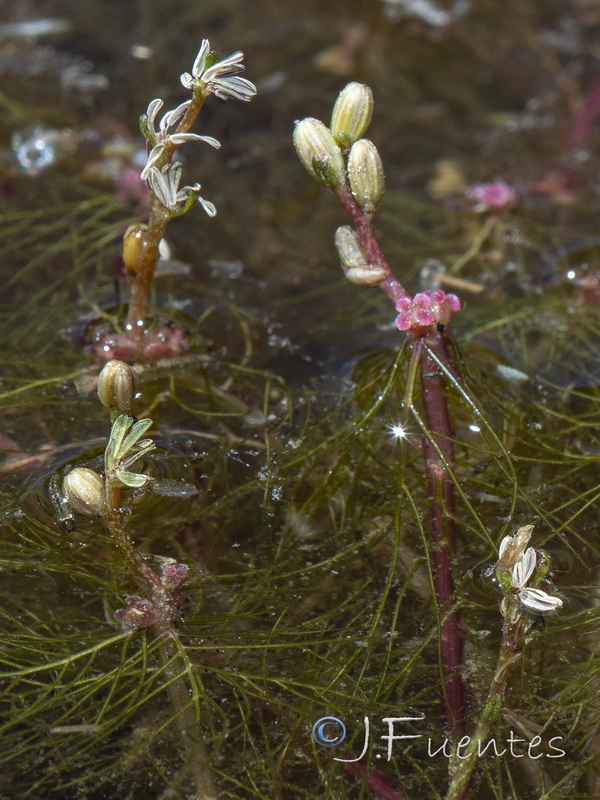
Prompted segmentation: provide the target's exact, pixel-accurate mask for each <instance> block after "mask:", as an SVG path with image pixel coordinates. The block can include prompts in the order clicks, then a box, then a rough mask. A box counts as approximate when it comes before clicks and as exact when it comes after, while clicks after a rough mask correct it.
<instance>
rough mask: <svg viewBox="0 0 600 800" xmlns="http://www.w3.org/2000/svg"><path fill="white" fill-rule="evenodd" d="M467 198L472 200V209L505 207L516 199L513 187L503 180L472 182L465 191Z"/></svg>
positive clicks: (486, 209) (481, 209)
mask: <svg viewBox="0 0 600 800" xmlns="http://www.w3.org/2000/svg"><path fill="white" fill-rule="evenodd" d="M466 195H467V197H468V198H469V200H473V201H474V205H473V211H479V212H482V211H490V210H492V209H501V208H506V206H510V205H512V204H513V203H514V202H515V200H516V199H517V195H516V193H515V191H514V189H511V187H510V186H509V185H508V184H507V183H504V181H494V182H493V183H472V184H471V186H469V188H468V189H467V192H466Z"/></svg>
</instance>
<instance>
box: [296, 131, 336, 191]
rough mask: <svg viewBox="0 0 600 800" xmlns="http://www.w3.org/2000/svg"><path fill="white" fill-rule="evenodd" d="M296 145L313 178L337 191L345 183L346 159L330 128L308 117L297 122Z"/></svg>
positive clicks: (299, 155) (301, 159)
mask: <svg viewBox="0 0 600 800" xmlns="http://www.w3.org/2000/svg"><path fill="white" fill-rule="evenodd" d="M294 147H295V148H296V152H297V153H298V157H299V158H300V161H301V162H302V163H303V164H304V166H305V167H306V169H307V170H308V171H309V172H310V174H311V175H312V176H313V178H316V179H317V180H318V181H322V182H323V183H326V184H327V186H329V187H330V188H331V189H333V190H334V191H336V190H337V189H340V188H341V187H343V186H344V184H345V170H344V159H343V157H342V151H341V150H340V148H339V146H338V144H337V143H336V141H335V139H334V138H333V136H332V135H331V131H330V130H329V128H326V127H325V125H323V123H322V122H320V121H319V120H318V119H313V118H312V117H308V118H307V119H303V120H301V121H300V122H297V123H296V127H295V129H294Z"/></svg>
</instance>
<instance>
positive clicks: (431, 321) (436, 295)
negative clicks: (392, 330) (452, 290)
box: [396, 289, 460, 333]
mask: <svg viewBox="0 0 600 800" xmlns="http://www.w3.org/2000/svg"><path fill="white" fill-rule="evenodd" d="M396 311H398V312H399V313H398V316H397V317H396V327H397V328H398V330H401V331H411V332H412V333H420V332H422V330H423V328H429V327H431V326H432V325H435V326H436V327H438V329H439V328H440V327H442V326H443V328H445V327H446V326H447V325H448V323H449V322H450V319H451V317H452V314H453V313H454V312H455V311H460V300H459V299H458V297H457V296H456V295H455V294H446V292H444V291H442V290H441V289H432V290H429V291H426V292H419V293H418V294H416V295H415V296H414V297H413V298H412V299H411V298H410V297H401V298H400V299H399V300H397V301H396ZM443 328H442V329H443Z"/></svg>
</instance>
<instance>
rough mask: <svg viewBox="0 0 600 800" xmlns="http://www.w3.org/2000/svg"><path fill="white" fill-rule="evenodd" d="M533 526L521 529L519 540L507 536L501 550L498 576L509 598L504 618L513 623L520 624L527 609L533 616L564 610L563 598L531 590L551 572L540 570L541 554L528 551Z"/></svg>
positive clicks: (503, 612) (504, 604) (517, 536)
mask: <svg viewBox="0 0 600 800" xmlns="http://www.w3.org/2000/svg"><path fill="white" fill-rule="evenodd" d="M532 531H533V525H526V526H524V527H522V528H519V530H518V531H517V533H516V535H515V536H505V537H504V539H502V541H501V542H500V547H499V548H498V563H497V564H496V576H497V578H498V580H499V582H500V585H501V586H502V588H503V589H504V590H505V592H506V595H505V597H504V599H503V601H502V605H501V611H502V615H503V616H504V617H505V618H506V619H507V620H508V621H509V622H511V623H514V622H516V620H517V619H518V618H519V616H520V614H521V610H522V609H523V608H524V609H525V610H527V611H529V612H530V613H532V614H549V613H551V612H552V611H557V610H558V609H559V608H561V607H562V604H563V601H562V600H561V599H560V597H555V596H553V595H550V594H548V593H547V592H544V591H543V590H542V589H538V588H537V587H535V586H530V585H528V584H530V583H531V582H532V579H533V580H534V582H539V581H540V580H541V579H542V578H543V577H544V574H545V573H546V571H547V567H545V565H544V566H543V567H542V568H541V569H540V568H539V565H538V553H537V552H536V550H535V549H534V548H533V547H528V546H527V545H528V544H529V540H530V538H531V533H532Z"/></svg>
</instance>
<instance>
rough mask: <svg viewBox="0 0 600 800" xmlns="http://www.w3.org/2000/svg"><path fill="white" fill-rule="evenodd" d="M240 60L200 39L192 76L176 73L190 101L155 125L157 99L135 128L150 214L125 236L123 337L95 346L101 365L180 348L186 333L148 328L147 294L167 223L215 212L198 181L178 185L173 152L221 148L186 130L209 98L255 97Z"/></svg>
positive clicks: (159, 107)
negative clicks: (191, 146)
mask: <svg viewBox="0 0 600 800" xmlns="http://www.w3.org/2000/svg"><path fill="white" fill-rule="evenodd" d="M243 57H244V54H243V53H241V52H236V53H233V54H232V55H230V56H228V57H227V58H221V57H220V56H219V54H218V53H216V52H214V51H212V50H211V49H210V43H209V41H208V39H204V40H203V41H202V44H201V45H200V49H199V51H198V54H197V56H196V59H195V61H194V64H193V66H192V72H191V74H190V73H189V72H184V73H183V74H182V75H181V83H182V85H183V86H184V87H185V88H186V89H188V90H190V91H191V92H192V97H191V99H190V100H186V101H185V102H183V103H180V105H178V106H177V107H176V108H174V109H172V110H170V111H167V112H166V113H164V114H163V115H162V117H161V119H160V122H158V123H157V117H158V114H159V112H161V110H162V107H163V105H164V103H163V101H162V100H161V99H160V98H156V99H154V100H151V101H150V103H149V105H148V108H147V110H146V113H145V114H142V116H141V117H140V129H141V131H142V134H143V135H144V137H145V139H146V141H147V148H148V160H147V162H146V165H145V166H144V168H143V169H142V172H141V175H140V177H141V179H142V180H145V181H147V183H148V189H149V192H150V215H149V219H148V222H147V223H142V224H135V225H131V226H130V227H129V228H128V229H127V231H126V232H125V237H124V240H123V261H124V263H125V267H126V270H127V276H128V279H129V285H130V298H129V307H128V312H127V321H126V323H125V332H124V333H123V334H111V335H110V337H105V338H103V339H102V340H101V341H100V342H98V343H96V346H95V348H94V349H95V352H96V354H97V356H98V357H99V358H100V359H101V360H103V361H108V360H110V359H111V358H113V357H114V356H119V357H120V358H132V357H134V356H135V355H139V356H142V357H145V358H150V359H156V358H160V357H166V356H169V355H176V354H178V353H180V352H181V350H182V349H183V348H184V347H185V344H186V335H185V333H184V332H183V331H181V330H178V329H177V328H174V327H173V326H168V325H164V324H160V325H158V326H154V327H152V328H151V330H148V329H147V320H146V306H147V302H148V294H149V292H150V286H151V284H152V278H153V276H154V270H155V268H156V265H157V263H158V259H159V250H160V247H161V242H162V240H163V237H164V235H165V232H166V230H167V226H168V224H169V222H170V221H171V220H172V219H174V218H175V217H179V216H182V215H183V214H186V213H187V212H188V211H189V210H190V209H191V208H192V207H193V206H194V205H195V204H196V203H199V204H200V205H201V206H202V208H203V209H204V211H205V212H206V213H207V214H208V216H210V217H214V215H215V214H216V213H217V210H216V208H215V206H214V204H213V203H211V202H210V201H209V200H205V199H204V198H203V197H202V196H201V195H200V190H201V186H200V184H199V183H194V184H193V185H192V186H180V183H181V179H182V175H183V165H182V164H181V162H179V161H174V160H173V159H174V157H175V153H176V150H177V148H178V147H180V146H181V145H182V144H186V143H188V142H204V143H205V144H209V145H211V146H212V147H216V148H219V147H220V146H221V145H220V142H218V141H217V140H216V139H215V138H214V137H212V136H205V135H202V134H199V133H193V132H192V131H191V130H190V129H191V127H192V125H193V124H194V122H195V121H196V119H197V117H198V115H199V113H200V111H201V109H202V106H203V105H204V101H205V100H206V98H207V97H209V96H210V95H211V94H214V95H215V96H216V97H219V98H220V99H222V100H229V99H231V98H235V99H237V100H245V101H248V100H251V99H252V97H253V96H254V95H255V94H256V87H255V86H254V84H253V83H251V81H249V80H247V79H246V78H243V77H241V76H240V73H241V72H243V70H244V65H243V64H242V59H243Z"/></svg>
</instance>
